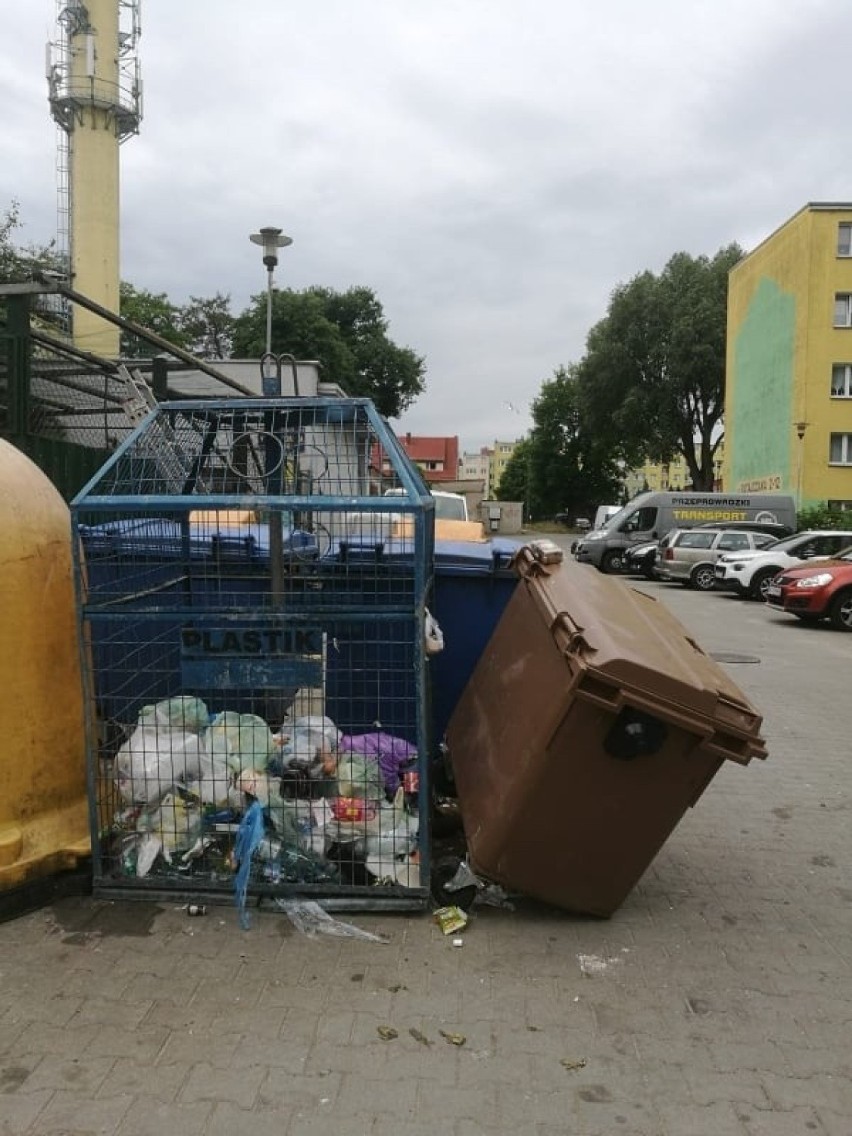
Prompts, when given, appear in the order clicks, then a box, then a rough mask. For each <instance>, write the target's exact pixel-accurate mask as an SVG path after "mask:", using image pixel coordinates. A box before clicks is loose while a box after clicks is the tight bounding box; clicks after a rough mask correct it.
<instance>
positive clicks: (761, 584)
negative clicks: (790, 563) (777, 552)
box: [748, 568, 781, 603]
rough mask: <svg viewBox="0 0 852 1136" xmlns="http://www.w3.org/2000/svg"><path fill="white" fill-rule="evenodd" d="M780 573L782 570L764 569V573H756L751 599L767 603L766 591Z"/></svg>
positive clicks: (750, 591)
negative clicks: (774, 577) (773, 578)
mask: <svg viewBox="0 0 852 1136" xmlns="http://www.w3.org/2000/svg"><path fill="white" fill-rule="evenodd" d="M780 571H781V569H780V568H764V569H763V571H762V572H757V573H755V577H754V579H753V580H752V582H751V587H750V588H749V593H748V594H749V595H750V596H751V598H752V599H754V600H760V601H761V603H766V589H767V588H768V587H769V583H770V581H771V580H772V577H773V576H776V575H777V574H778V573H779V572H780Z"/></svg>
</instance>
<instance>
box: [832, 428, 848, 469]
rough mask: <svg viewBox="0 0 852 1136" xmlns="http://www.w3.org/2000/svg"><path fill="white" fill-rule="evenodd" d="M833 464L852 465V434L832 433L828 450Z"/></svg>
mask: <svg viewBox="0 0 852 1136" xmlns="http://www.w3.org/2000/svg"><path fill="white" fill-rule="evenodd" d="M828 460H829V462H830V463H831V465H852V434H832V435H831V442H830V446H829V451H828Z"/></svg>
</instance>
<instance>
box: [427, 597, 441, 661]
mask: <svg viewBox="0 0 852 1136" xmlns="http://www.w3.org/2000/svg"><path fill="white" fill-rule="evenodd" d="M423 642H424V646H425V648H426V654H427V655H437V654H438V653H439V652H441V651H443V649H444V633H443V631H442V630H441V628H440V625H439V624H438V621H437V619H436V618H435V617H434V615H432V613H431V611H430V610H429V608H428V607H427V608H426V618H425V622H424V635H423Z"/></svg>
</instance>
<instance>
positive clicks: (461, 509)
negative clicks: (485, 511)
mask: <svg viewBox="0 0 852 1136" xmlns="http://www.w3.org/2000/svg"><path fill="white" fill-rule="evenodd" d="M434 497H435V520H438V521H465V520H467V515H466V510H465V502H464V498H463V497H443V496H438V494H434Z"/></svg>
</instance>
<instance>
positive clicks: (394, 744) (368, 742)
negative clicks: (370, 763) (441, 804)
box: [339, 730, 417, 793]
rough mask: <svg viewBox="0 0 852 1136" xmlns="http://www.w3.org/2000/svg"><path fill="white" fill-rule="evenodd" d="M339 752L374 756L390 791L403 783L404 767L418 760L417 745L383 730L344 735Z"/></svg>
mask: <svg viewBox="0 0 852 1136" xmlns="http://www.w3.org/2000/svg"><path fill="white" fill-rule="evenodd" d="M339 753H340V754H341V755H346V754H363V755H365V756H368V757H372V758H374V759H375V761H377V762H378V765H379V768H380V769H381V771H382V780H383V782H384V786H385V788H386V789H387V790H388V792H389V793H395V792H396V790H397V789H398V787H399V785H400V784H401V782H402V771H403V769H404V768H406V767H408V766H410V765H412V763H413V762H415V761H416V760H417V747H416V746H414V745H412V744H411V742H407V741H406V740H405V739H404V738H398V737H395V736H394V735H393V734H387V733H385V732H384V731H383V730H378V731H376V732H374V733H369V734H350V735H347V736H344V737H342V738H341V739H340V746H339Z"/></svg>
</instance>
